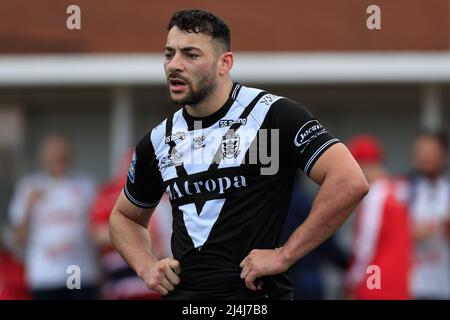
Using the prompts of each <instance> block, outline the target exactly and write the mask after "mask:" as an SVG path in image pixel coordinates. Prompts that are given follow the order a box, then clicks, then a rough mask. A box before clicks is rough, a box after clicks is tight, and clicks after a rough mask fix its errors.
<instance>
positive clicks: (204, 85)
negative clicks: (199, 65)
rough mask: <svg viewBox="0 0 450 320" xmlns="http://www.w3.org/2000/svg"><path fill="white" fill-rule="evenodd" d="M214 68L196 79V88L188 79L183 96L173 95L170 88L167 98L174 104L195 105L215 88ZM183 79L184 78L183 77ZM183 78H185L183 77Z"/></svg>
mask: <svg viewBox="0 0 450 320" xmlns="http://www.w3.org/2000/svg"><path fill="white" fill-rule="evenodd" d="M215 71H216V70H215V69H213V70H212V71H211V73H209V74H207V75H205V76H204V77H203V78H201V79H200V80H199V81H198V84H197V86H196V89H194V86H193V85H192V83H191V82H190V81H186V87H187V92H186V93H185V95H184V96H183V97H179V98H177V97H173V96H172V94H171V92H170V89H168V90H169V99H170V101H172V103H174V104H181V105H196V104H198V103H200V102H201V101H202V100H203V99H205V98H206V97H207V96H209V95H210V93H211V92H212V91H213V90H214V89H215V88H216V76H215V74H216V72H215ZM183 79H184V78H183ZM184 80H185V79H184Z"/></svg>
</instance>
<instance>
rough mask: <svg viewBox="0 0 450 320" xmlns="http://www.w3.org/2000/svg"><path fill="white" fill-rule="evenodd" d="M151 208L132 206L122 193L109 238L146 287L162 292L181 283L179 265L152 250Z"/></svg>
mask: <svg viewBox="0 0 450 320" xmlns="http://www.w3.org/2000/svg"><path fill="white" fill-rule="evenodd" d="M154 210H155V208H150V209H143V208H139V207H137V206H135V205H134V204H132V203H131V202H130V201H129V200H128V199H127V198H126V196H125V195H124V193H123V192H122V193H121V194H120V196H119V198H118V200H117V202H116V205H115V206H114V209H113V210H112V212H111V216H110V220H109V221H110V222H109V223H110V237H111V241H112V243H113V245H114V247H115V248H116V249H117V251H118V252H119V253H120V254H121V255H122V257H123V258H124V259H125V260H126V261H127V263H128V264H129V265H130V266H131V267H132V268H133V269H134V270H135V271H136V273H137V274H138V276H139V277H140V278H141V279H142V280H143V281H144V282H145V283H146V285H147V287H149V288H150V289H153V290H157V291H158V292H160V293H161V294H163V295H165V294H167V293H168V291H171V290H173V289H174V286H175V285H177V284H178V283H179V282H180V279H179V278H178V276H177V273H179V271H180V270H179V268H180V265H179V262H178V261H176V260H174V259H163V260H160V261H158V259H157V258H156V256H155V255H154V254H153V252H152V245H151V241H150V236H149V234H148V230H147V225H148V223H149V220H150V217H151V215H152V213H153V211H154Z"/></svg>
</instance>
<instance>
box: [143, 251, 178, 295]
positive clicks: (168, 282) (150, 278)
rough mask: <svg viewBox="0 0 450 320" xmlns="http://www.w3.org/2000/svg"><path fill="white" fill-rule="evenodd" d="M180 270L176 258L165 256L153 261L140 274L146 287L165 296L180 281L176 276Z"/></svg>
mask: <svg viewBox="0 0 450 320" xmlns="http://www.w3.org/2000/svg"><path fill="white" fill-rule="evenodd" d="M180 271H181V268H180V263H179V262H178V261H177V260H175V259H172V258H166V259H162V260H160V261H158V262H155V263H154V264H153V265H152V266H151V267H150V268H149V269H148V270H147V271H146V272H144V273H143V274H142V275H140V276H141V278H142V280H144V282H145V285H146V286H147V288H149V289H151V290H155V291H157V292H159V293H160V294H161V295H163V296H165V295H166V294H168V293H169V291H172V290H174V289H175V286H176V285H178V284H179V283H180V278H179V277H178V275H179V274H180Z"/></svg>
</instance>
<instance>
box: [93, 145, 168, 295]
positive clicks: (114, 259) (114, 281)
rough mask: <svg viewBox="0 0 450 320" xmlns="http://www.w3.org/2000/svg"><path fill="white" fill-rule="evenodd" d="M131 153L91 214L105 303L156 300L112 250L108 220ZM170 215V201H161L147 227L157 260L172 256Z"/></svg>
mask: <svg viewBox="0 0 450 320" xmlns="http://www.w3.org/2000/svg"><path fill="white" fill-rule="evenodd" d="M133 150H134V148H133V149H132V150H128V151H127V153H126V154H125V155H124V156H123V159H122V161H121V163H120V165H119V169H118V170H117V173H116V176H115V177H114V178H113V179H112V180H111V181H108V182H106V183H105V184H104V185H102V186H101V187H100V189H99V191H98V194H97V196H96V198H95V200H94V202H93V206H92V210H91V230H92V234H93V238H94V240H95V242H96V244H97V246H98V247H99V249H100V250H99V251H100V262H101V267H102V275H103V281H102V282H103V283H102V296H103V298H104V299H108V300H136V299H159V298H160V297H161V296H160V294H159V293H158V292H156V291H153V290H149V289H147V287H146V286H145V283H144V282H142V280H141V279H140V278H139V277H138V276H137V275H136V272H135V271H134V270H133V269H132V268H131V267H129V266H128V264H127V263H126V262H125V261H124V260H123V258H122V257H121V256H120V254H119V253H118V252H117V251H116V250H115V249H114V248H113V246H112V244H111V240H110V238H109V216H110V214H111V211H112V209H113V207H114V204H115V203H116V200H117V198H118V197H119V194H120V192H121V191H122V189H123V186H124V184H125V182H126V180H127V173H128V167H129V164H130V162H131V156H132V154H133ZM171 220H172V212H171V207H170V203H169V200H168V199H167V197H164V198H163V199H162V200H161V202H160V203H159V205H158V207H157V208H156V210H155V213H154V214H153V216H152V218H151V220H150V224H149V227H148V228H149V234H150V236H151V243H152V248H153V250H154V253H155V255H156V256H157V257H158V259H164V258H167V257H170V256H171V251H170V236H171V234H172V226H171Z"/></svg>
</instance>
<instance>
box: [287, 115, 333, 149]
mask: <svg viewBox="0 0 450 320" xmlns="http://www.w3.org/2000/svg"><path fill="white" fill-rule="evenodd" d="M325 132H326V130H325V128H324V127H323V126H322V125H321V124H320V123H319V121H317V120H310V121H308V122H307V123H305V124H304V125H303V126H302V127H301V128H300V129H299V130H298V132H297V134H296V135H295V138H294V145H295V146H296V147H299V148H300V153H303V152H304V151H305V149H306V147H307V146H308V145H309V144H310V143H311V142H312V141H313V140H314V139H315V138H317V137H318V136H320V135H321V134H323V133H325Z"/></svg>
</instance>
